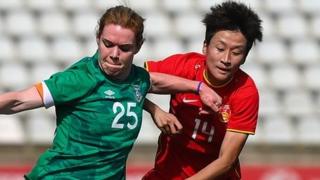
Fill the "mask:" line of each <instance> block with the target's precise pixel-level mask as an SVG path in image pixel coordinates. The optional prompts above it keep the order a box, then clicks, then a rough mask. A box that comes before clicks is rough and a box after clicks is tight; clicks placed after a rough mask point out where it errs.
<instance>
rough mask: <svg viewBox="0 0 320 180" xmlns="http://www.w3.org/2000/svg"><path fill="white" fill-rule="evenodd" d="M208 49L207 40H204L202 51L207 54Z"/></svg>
mask: <svg viewBox="0 0 320 180" xmlns="http://www.w3.org/2000/svg"><path fill="white" fill-rule="evenodd" d="M207 49H208V44H207V43H206V42H203V46H202V53H203V54H204V55H207Z"/></svg>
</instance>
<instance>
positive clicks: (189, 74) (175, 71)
mask: <svg viewBox="0 0 320 180" xmlns="http://www.w3.org/2000/svg"><path fill="white" fill-rule="evenodd" d="M201 57H202V55H200V54H197V53H188V54H176V55H172V56H169V57H167V58H165V59H163V60H160V61H146V62H145V64H144V65H145V68H146V70H147V71H149V72H160V73H166V74H171V75H175V76H180V77H184V78H188V79H190V78H193V76H194V73H195V72H194V69H195V68H194V67H195V64H196V63H198V62H201Z"/></svg>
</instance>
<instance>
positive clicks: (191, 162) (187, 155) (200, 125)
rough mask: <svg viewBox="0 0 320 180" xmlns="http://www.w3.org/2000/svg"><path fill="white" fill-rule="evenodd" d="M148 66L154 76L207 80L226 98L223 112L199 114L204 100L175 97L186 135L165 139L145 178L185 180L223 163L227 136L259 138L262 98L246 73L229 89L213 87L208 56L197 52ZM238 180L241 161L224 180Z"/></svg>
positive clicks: (175, 110) (175, 111)
mask: <svg viewBox="0 0 320 180" xmlns="http://www.w3.org/2000/svg"><path fill="white" fill-rule="evenodd" d="M145 65H146V68H147V70H148V71H150V72H161V73H167V74H172V75H176V76H180V77H184V78H187V79H192V80H197V81H203V82H204V83H206V84H207V85H208V86H211V87H212V88H213V89H214V90H215V91H216V92H217V93H218V94H219V95H220V96H221V97H222V99H223V104H222V108H221V111H220V112H219V113H215V114H211V115H199V108H200V107H202V106H203V104H202V103H201V100H200V97H199V95H197V94H195V93H177V94H174V95H172V97H171V101H170V112H171V113H173V114H175V116H176V117H177V118H178V119H179V121H180V122H181V124H182V125H183V132H182V133H181V134H178V135H165V134H163V133H162V134H161V135H160V137H159V144H158V151H157V155H156V162H155V167H154V169H153V170H151V171H150V172H149V173H148V174H147V175H146V176H145V179H170V180H172V179H185V178H186V177H189V176H191V175H193V174H195V173H196V172H198V171H199V170H201V169H202V168H204V167H205V166H207V165H208V164H209V163H211V162H212V161H214V160H215V159H217V158H218V156H219V151H220V147H221V144H222V141H223V138H224V135H225V133H226V131H235V132H240V133H247V134H254V133H255V128H256V124H257V117H258V106H259V95H258V91H257V88H256V86H255V84H254V82H253V80H252V79H251V78H250V77H249V76H248V75H247V74H246V73H244V72H243V71H242V70H239V71H238V72H237V73H236V74H235V75H234V78H233V79H232V81H231V82H230V83H228V84H227V85H226V86H224V87H213V86H212V85H210V83H209V82H208V81H207V79H206V78H205V76H204V71H205V56H203V55H201V54H198V53H188V54H177V55H173V56H171V57H168V58H166V59H164V60H163V61H148V62H146V64H145ZM239 178H240V166H239V161H238V160H237V161H236V163H235V164H234V168H232V169H231V170H230V172H229V173H227V174H226V177H222V178H221V179H239Z"/></svg>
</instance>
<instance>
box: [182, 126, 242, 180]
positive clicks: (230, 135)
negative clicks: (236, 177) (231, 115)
mask: <svg viewBox="0 0 320 180" xmlns="http://www.w3.org/2000/svg"><path fill="white" fill-rule="evenodd" d="M247 137H248V135H247V134H243V133H237V132H230V131H227V132H226V135H225V137H224V140H223V142H222V146H221V150H220V155H219V158H218V159H216V160H215V161H213V162H212V163H210V164H209V165H207V166H206V167H205V168H203V169H202V170H201V171H199V172H198V173H196V174H195V175H193V176H192V177H190V178H188V180H193V179H204V180H205V179H217V178H218V177H219V176H220V175H223V174H224V173H226V172H227V171H228V170H230V168H231V167H232V165H233V163H234V162H235V160H236V159H237V158H238V156H239V154H240V152H241V150H242V148H243V146H244V145H245V143H246V140H247Z"/></svg>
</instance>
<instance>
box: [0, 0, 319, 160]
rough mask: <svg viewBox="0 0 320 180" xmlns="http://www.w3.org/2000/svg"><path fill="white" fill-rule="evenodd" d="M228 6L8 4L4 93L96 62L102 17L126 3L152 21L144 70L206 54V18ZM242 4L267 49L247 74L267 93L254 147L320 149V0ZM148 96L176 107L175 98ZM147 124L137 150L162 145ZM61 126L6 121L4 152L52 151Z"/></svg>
mask: <svg viewBox="0 0 320 180" xmlns="http://www.w3.org/2000/svg"><path fill="white" fill-rule="evenodd" d="M222 1H223V0H217V1H209V0H164V1H161V0H147V1H141V0H123V1H121V0H0V92H6V91H8V90H19V89H21V88H25V87H27V86H28V85H32V84H34V83H36V82H39V81H41V80H43V79H45V78H48V77H49V76H50V75H51V74H52V73H54V72H57V71H60V70H63V69H64V68H65V67H67V66H70V65H71V64H72V63H73V62H75V61H76V60H77V59H79V58H81V57H82V56H84V55H88V56H90V55H92V54H93V53H94V52H95V51H96V49H95V48H96V41H95V28H96V25H97V20H98V19H97V18H98V17H99V16H100V14H101V13H103V11H104V10H105V8H106V7H110V6H114V5H117V4H119V3H120V4H125V5H129V6H132V7H133V8H135V9H137V10H138V12H141V13H142V14H143V15H144V17H145V18H146V22H145V25H146V27H145V36H146V42H145V44H144V46H143V47H142V49H141V51H140V52H139V53H138V54H137V56H136V60H135V63H136V64H137V65H139V66H142V65H143V61H144V60H146V59H159V58H163V57H166V56H168V55H170V54H172V53H183V52H187V51H190V50H193V51H198V52H201V48H202V47H201V45H202V41H203V38H204V37H203V34H204V33H203V31H204V27H203V25H202V23H201V17H202V15H203V13H205V12H206V11H208V10H209V7H210V6H211V5H214V4H215V3H219V2H222ZM240 1H241V2H245V3H247V4H249V5H250V6H251V7H252V8H254V9H256V10H257V12H258V13H259V15H261V18H262V20H263V26H264V29H263V31H264V41H263V42H262V43H259V44H257V46H256V47H254V48H253V50H252V52H251V53H250V55H249V57H248V59H247V63H246V65H245V66H244V67H243V69H244V70H246V71H247V72H248V74H250V75H251V76H252V77H253V79H255V81H256V83H257V86H258V89H259V90H260V122H259V124H258V128H257V132H256V135H255V136H253V137H249V142H250V145H252V146H253V147H256V146H259V145H262V146H263V147H265V146H269V147H271V148H277V147H281V146H286V147H287V146H289V148H288V149H287V150H295V148H292V147H296V146H298V147H300V149H303V148H304V147H309V146H310V145H311V146H312V147H316V148H317V149H320V144H319V142H320V130H319V129H320V51H319V50H320V13H319V9H320V1H319V0H281V1H277V2H275V1H274V0H240ZM150 97H151V99H153V100H154V101H155V102H156V103H158V104H160V106H162V107H164V108H167V107H168V104H167V103H168V100H169V98H168V96H167V97H163V96H160V97H159V96H157V95H150ZM49 111H53V109H51V110H49ZM144 117H145V118H144V120H143V125H142V130H141V132H140V134H139V138H138V140H137V142H138V145H142V146H145V145H148V146H155V144H156V142H157V135H158V134H159V130H158V129H157V128H156V126H155V125H154V124H153V122H152V120H151V117H150V116H149V115H147V113H145V114H144ZM54 126H55V121H54V113H49V114H48V113H47V112H43V110H35V112H32V113H30V114H28V113H27V114H22V115H21V116H4V115H2V116H0V149H1V148H2V147H5V146H6V145H8V144H15V145H20V146H22V147H25V146H37V145H42V146H48V145H50V142H51V139H52V137H53V131H54ZM26 143H27V145H26ZM290 147H291V148H290ZM318 156H319V154H318ZM318 159H320V158H318ZM151 160H152V159H151ZM0 164H1V157H0ZM318 165H319V164H318Z"/></svg>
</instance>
